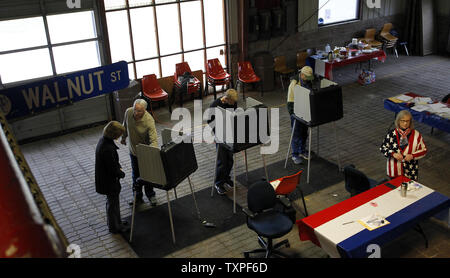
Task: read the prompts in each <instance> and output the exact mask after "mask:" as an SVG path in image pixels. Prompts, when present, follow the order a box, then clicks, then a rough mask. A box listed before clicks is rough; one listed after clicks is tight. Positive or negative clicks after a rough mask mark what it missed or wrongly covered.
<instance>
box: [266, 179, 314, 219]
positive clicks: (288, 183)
mask: <svg viewBox="0 0 450 278" xmlns="http://www.w3.org/2000/svg"><path fill="white" fill-rule="evenodd" d="M302 173H303V170H301V171H299V172H298V173H296V174H294V175H292V176H285V177H282V178H279V179H276V180H273V181H271V182H270V183H271V184H273V183H275V182H279V184H278V186H277V188H276V189H275V193H276V194H277V195H284V196H286V195H288V194H290V193H292V192H293V191H294V190H295V189H296V188H297V186H298V185H299V183H300V178H301V176H302ZM298 190H299V191H300V194H301V196H302V201H303V207H304V208H305V213H304V215H305V216H308V210H307V209H306V203H305V197H304V196H303V191H302V190H301V189H300V188H298Z"/></svg>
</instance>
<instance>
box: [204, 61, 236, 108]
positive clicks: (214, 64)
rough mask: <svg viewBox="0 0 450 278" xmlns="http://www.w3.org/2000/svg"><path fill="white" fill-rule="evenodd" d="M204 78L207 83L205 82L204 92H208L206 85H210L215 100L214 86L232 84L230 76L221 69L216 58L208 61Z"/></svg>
mask: <svg viewBox="0 0 450 278" xmlns="http://www.w3.org/2000/svg"><path fill="white" fill-rule="evenodd" d="M206 76H207V78H208V81H207V82H206V91H208V85H211V86H212V87H213V88H214V99H216V98H217V95H216V94H217V93H216V86H220V85H228V84H230V85H232V84H233V82H232V81H231V75H230V74H228V73H227V72H226V71H225V70H224V69H223V67H222V65H221V64H220V61H219V59H217V58H215V59H210V60H208V65H207V68H206Z"/></svg>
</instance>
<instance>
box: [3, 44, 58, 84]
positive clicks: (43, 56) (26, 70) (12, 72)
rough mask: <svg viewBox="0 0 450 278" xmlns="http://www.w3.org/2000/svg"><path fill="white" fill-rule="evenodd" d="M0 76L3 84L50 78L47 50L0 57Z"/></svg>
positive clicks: (50, 70) (50, 67) (51, 72)
mask: <svg viewBox="0 0 450 278" xmlns="http://www.w3.org/2000/svg"><path fill="white" fill-rule="evenodd" d="M24 65H26V66H24ZM0 74H1V75H2V81H3V83H10V82H16V81H21V80H27V79H33V78H38V77H43V76H51V75H52V74H53V71H52V65H51V63H50V54H49V52H48V49H47V48H45V49H39V50H31V51H23V52H18V53H12V54H5V55H0Z"/></svg>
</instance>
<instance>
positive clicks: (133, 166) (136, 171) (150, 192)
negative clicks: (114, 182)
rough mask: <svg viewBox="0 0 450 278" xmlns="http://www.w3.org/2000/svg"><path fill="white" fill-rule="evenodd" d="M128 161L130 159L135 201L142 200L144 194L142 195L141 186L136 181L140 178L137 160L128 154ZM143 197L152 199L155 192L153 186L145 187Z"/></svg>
mask: <svg viewBox="0 0 450 278" xmlns="http://www.w3.org/2000/svg"><path fill="white" fill-rule="evenodd" d="M130 159H131V177H132V179H133V193H134V191H136V199H142V197H143V196H144V194H143V193H142V185H139V184H138V183H137V182H136V180H137V178H139V177H140V174H139V165H138V159H137V157H136V156H134V155H132V154H131V153H130ZM144 190H145V196H147V198H148V199H150V197H153V196H155V195H156V193H155V191H154V190H153V186H151V185H145V186H144Z"/></svg>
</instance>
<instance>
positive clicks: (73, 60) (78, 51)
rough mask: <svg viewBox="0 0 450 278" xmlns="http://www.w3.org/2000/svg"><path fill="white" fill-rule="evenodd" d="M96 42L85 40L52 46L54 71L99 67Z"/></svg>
mask: <svg viewBox="0 0 450 278" xmlns="http://www.w3.org/2000/svg"><path fill="white" fill-rule="evenodd" d="M98 53H99V52H98V43H97V42H85V43H77V44H70V45H65V46H58V47H54V48H53V54H54V56H55V66H56V73H57V74H61V73H67V72H72V71H79V70H85V69H90V68H95V67H99V66H100V65H101V63H100V57H99V54H98Z"/></svg>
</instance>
